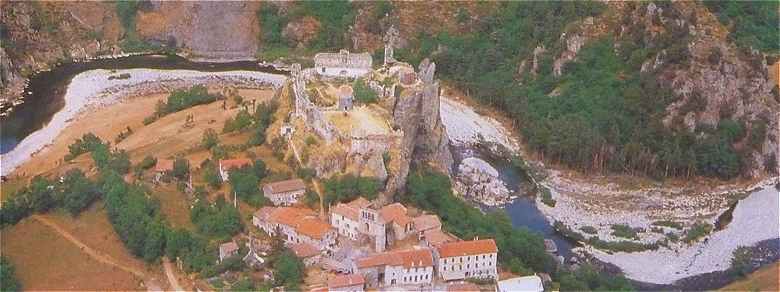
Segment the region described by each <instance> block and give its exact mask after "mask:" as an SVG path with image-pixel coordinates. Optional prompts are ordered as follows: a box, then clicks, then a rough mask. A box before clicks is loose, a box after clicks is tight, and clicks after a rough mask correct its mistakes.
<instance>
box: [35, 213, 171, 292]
mask: <svg viewBox="0 0 780 292" xmlns="http://www.w3.org/2000/svg"><path fill="white" fill-rule="evenodd" d="M32 218H33V219H35V220H38V222H41V223H43V225H46V226H48V227H49V228H51V229H53V230H54V231H56V232H57V234H59V235H61V236H62V237H64V238H65V239H67V240H68V241H70V242H71V243H73V244H75V245H76V246H78V247H79V249H81V251H83V252H84V253H86V254H87V255H89V257H91V258H92V259H94V260H96V261H98V262H101V263H103V264H106V265H109V266H114V267H116V268H118V269H120V270H123V271H125V272H128V273H131V274H133V275H134V276H136V277H138V278H139V279H143V281H144V284H145V285H146V288H147V289H148V290H149V291H163V289H162V287H161V286H160V285H159V284H158V283H156V281H154V280H153V279H151V278H149V277H147V276H146V274H144V272H142V271H140V270H138V269H135V268H132V267H128V266H125V265H121V264H119V263H117V262H116V260H114V259H113V258H112V257H110V256H109V255H106V254H103V253H101V252H99V251H97V250H95V249H93V248H91V247H89V246H87V245H86V244H84V243H83V242H81V241H80V240H79V239H78V238H76V237H74V236H73V235H72V234H70V233H68V231H66V230H65V229H62V227H60V226H58V225H57V224H56V223H54V222H53V221H51V220H49V219H47V218H46V217H43V216H41V215H33V216H32Z"/></svg>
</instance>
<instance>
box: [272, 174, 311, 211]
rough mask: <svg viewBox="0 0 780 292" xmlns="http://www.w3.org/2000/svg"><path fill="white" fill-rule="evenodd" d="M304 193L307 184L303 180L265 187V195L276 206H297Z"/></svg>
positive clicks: (275, 183) (287, 181)
mask: <svg viewBox="0 0 780 292" xmlns="http://www.w3.org/2000/svg"><path fill="white" fill-rule="evenodd" d="M304 193H306V184H304V183H303V180H301V179H289V180H283V181H277V182H272V183H269V184H266V185H265V186H263V195H264V196H265V197H266V198H268V199H269V200H271V202H273V203H274V206H279V205H285V206H289V205H292V204H295V203H297V202H298V199H300V198H301V196H303V194H304Z"/></svg>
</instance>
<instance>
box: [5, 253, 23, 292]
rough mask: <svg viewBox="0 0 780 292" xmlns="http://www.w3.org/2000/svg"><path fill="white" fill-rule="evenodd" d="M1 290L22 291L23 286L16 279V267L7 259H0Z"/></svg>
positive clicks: (9, 291)
mask: <svg viewBox="0 0 780 292" xmlns="http://www.w3.org/2000/svg"><path fill="white" fill-rule="evenodd" d="M0 290H2V291H8V292H14V291H22V284H21V283H19V280H18V279H16V271H15V270H14V265H13V264H11V262H10V261H9V260H8V259H7V258H6V257H4V256H3V257H0Z"/></svg>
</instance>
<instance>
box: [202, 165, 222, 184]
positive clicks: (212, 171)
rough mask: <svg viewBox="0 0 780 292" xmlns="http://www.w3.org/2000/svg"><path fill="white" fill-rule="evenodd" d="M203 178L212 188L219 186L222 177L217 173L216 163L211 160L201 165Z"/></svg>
mask: <svg viewBox="0 0 780 292" xmlns="http://www.w3.org/2000/svg"><path fill="white" fill-rule="evenodd" d="M203 180H205V181H206V183H207V184H209V186H211V187H212V188H215V189H216V188H219V187H220V186H221V185H222V177H221V176H220V175H219V170H218V169H217V165H215V164H214V163H213V162H209V163H208V164H206V165H204V166H203Z"/></svg>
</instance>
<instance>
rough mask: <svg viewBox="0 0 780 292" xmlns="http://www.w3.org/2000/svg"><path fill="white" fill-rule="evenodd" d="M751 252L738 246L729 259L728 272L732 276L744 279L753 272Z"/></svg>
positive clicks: (748, 248)
mask: <svg viewBox="0 0 780 292" xmlns="http://www.w3.org/2000/svg"><path fill="white" fill-rule="evenodd" d="M752 259H753V250H751V249H750V247H746V246H740V247H738V248H737V249H736V250H734V253H733V254H732V257H731V267H730V268H729V272H730V273H731V274H733V275H736V276H740V277H744V276H746V275H747V274H748V273H750V271H751V270H753V263H752Z"/></svg>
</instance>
